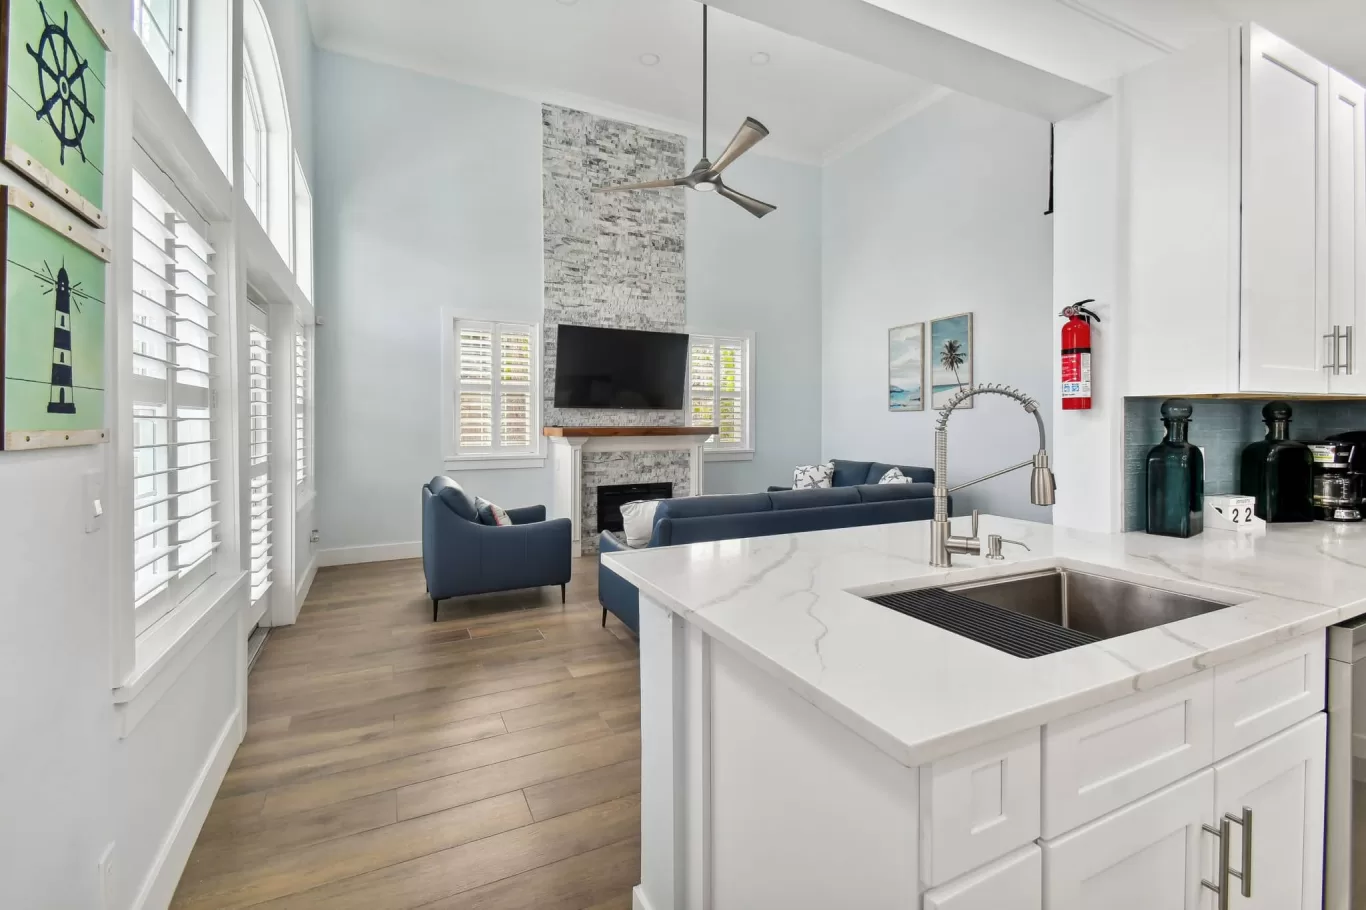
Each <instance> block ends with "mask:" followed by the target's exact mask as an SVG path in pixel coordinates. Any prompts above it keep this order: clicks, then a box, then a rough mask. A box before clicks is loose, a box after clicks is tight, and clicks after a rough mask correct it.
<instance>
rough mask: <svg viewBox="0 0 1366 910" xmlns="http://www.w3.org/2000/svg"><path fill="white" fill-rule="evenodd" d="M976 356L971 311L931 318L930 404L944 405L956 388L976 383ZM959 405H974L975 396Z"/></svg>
mask: <svg viewBox="0 0 1366 910" xmlns="http://www.w3.org/2000/svg"><path fill="white" fill-rule="evenodd" d="M972 359H973V350H972V314H971V313H960V314H959V315H957V316H949V317H946V318H944V319H935V320H933V321H932V322H930V384H931V386H932V391H931V394H930V407H932V408H935V409H939V408H942V407H944V406H945V405H946V404H948V403H949V399H950V398H952V397H953V395H954V393H955V392H957V391H958V390H959V389H965V388H967V387H968V386H970V385H972ZM959 407H962V408H970V407H972V399H971V398H969V399H968V400H967V401H965V402H963V404H961V405H959Z"/></svg>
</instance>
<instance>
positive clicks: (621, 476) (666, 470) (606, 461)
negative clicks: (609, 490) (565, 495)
mask: <svg viewBox="0 0 1366 910" xmlns="http://www.w3.org/2000/svg"><path fill="white" fill-rule="evenodd" d="M691 461H692V458H691V456H690V455H689V453H688V450H687V449H674V450H666V451H660V452H584V453H583V525H582V528H583V532H582V533H583V537H582V538H581V539H582V540H583V552H584V553H596V552H598V487H599V486H601V485H603V484H615V483H664V482H671V483H672V484H673V488H674V489H673V493H674V498H679V497H683V496H687V495H688V489H689V483H690V481H691V479H692V475H691V474H689V473H688V472H689V471H690V470H691V468H690V467H689V464H690V462H691Z"/></svg>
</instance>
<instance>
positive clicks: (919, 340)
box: [887, 322, 925, 411]
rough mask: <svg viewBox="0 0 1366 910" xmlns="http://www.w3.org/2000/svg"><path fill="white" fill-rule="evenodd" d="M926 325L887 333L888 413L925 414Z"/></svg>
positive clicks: (898, 328) (896, 329) (909, 326)
mask: <svg viewBox="0 0 1366 910" xmlns="http://www.w3.org/2000/svg"><path fill="white" fill-rule="evenodd" d="M924 382H925V323H923V322H913V323H911V324H910V325H899V326H897V327H896V328H893V329H888V330H887V410H889V411H923V410H925V394H924Z"/></svg>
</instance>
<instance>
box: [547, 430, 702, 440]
mask: <svg viewBox="0 0 1366 910" xmlns="http://www.w3.org/2000/svg"><path fill="white" fill-rule="evenodd" d="M541 432H542V433H543V434H545V435H546V436H555V437H561V438H563V437H575V438H577V437H581V436H714V435H716V434H717V433H719V432H721V428H720V427H545V428H544V429H542V430H541Z"/></svg>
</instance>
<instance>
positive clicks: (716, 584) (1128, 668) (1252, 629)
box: [604, 516, 1366, 766]
mask: <svg viewBox="0 0 1366 910" xmlns="http://www.w3.org/2000/svg"><path fill="white" fill-rule="evenodd" d="M967 531H968V519H966V518H958V519H955V520H954V533H958V534H964V533H967ZM929 533H930V522H928V521H922V522H910V523H905V524H891V525H875V526H871V527H865V528H845V529H840V530H833V531H816V532H812V533H806V534H789V535H782V536H776V537H758V538H751V539H746V540H723V541H716V542H713V543H699V544H689V545H686V546H677V547H664V548H658V549H646V550H636V551H633V552H629V553H611V554H607V555H605V556H604V559H605V560H606V564H607V566H608V567H609V568H611V569H612V570H613V571H615V572H617V573H618V574H619V575H621V576H622V577H623V578H625V579H627V580H628V581H630V582H632V583H633V584H635V585H636V586H637V587H638V588H639V589H640V591H641V594H642V596H646V597H649V598H651V599H652V600H654V601H656V602H657V603H659V604H660V605H662V606H664V607H666V608H668V609H670V610H673V611H674V612H676V613H677V614H679V615H680V616H682V617H683V618H684V619H685V620H686V621H687V622H689V623H692V624H694V625H696V626H697V627H698V628H700V629H701V630H702V631H704V632H705V633H706V634H708V635H710V636H712V637H713V638H714V639H715V640H716V641H718V642H720V643H722V644H723V645H725V646H728V647H730V648H732V649H734V650H735V651H736V652H738V653H740V654H742V655H744V656H745V657H747V658H748V659H749V660H751V661H752V662H753V663H754V664H755V665H757V666H758V667H760V668H761V669H763V670H765V671H766V672H768V673H769V674H771V675H772V676H773V677H775V678H776V679H778V680H779V681H781V682H782V683H784V684H785V685H786V686H788V687H789V688H790V689H792V690H793V691H794V692H796V693H797V694H798V695H800V696H801V697H802V698H804V699H806V700H807V701H809V702H811V703H812V704H813V705H815V706H816V707H818V708H819V709H820V710H822V711H824V712H825V713H826V714H829V715H830V716H831V717H833V718H835V719H836V720H838V721H840V722H841V723H843V724H844V725H846V726H847V727H849V728H850V729H852V730H854V731H855V732H856V733H858V734H859V735H861V736H863V737H864V738H865V739H867V740H869V741H870V742H872V743H873V744H874V745H876V746H878V747H879V748H881V749H882V750H884V751H885V752H887V753H888V754H889V755H891V756H893V757H894V758H896V759H897V760H898V761H900V762H901V763H903V764H905V765H909V766H915V765H919V764H923V763H925V762H927V761H931V760H933V759H935V758H938V757H942V756H944V755H948V754H952V753H954V752H957V751H960V750H962V749H965V748H969V747H971V746H974V745H978V744H980V743H984V742H988V741H990V740H993V739H996V738H999V737H1002V736H1006V735H1009V734H1011V733H1015V732H1018V731H1020V730H1024V729H1026V728H1028V727H1032V726H1037V725H1039V724H1042V723H1046V722H1048V721H1049V720H1053V719H1056V718H1059V717H1062V716H1065V715H1068V714H1072V713H1075V712H1077V711H1081V710H1084V709H1086V708H1089V707H1092V706H1094V705H1098V704H1102V703H1104V702H1107V701H1111V700H1114V699H1116V698H1120V697H1122V696H1124V695H1126V694H1129V693H1131V692H1135V691H1143V690H1145V689H1151V688H1153V687H1155V686H1159V685H1162V684H1163V683H1167V682H1170V681H1172V680H1174V679H1177V678H1179V677H1182V676H1185V675H1188V674H1191V673H1194V672H1197V671H1199V670H1201V669H1204V668H1206V667H1210V666H1214V665H1216V664H1220V663H1223V662H1226V661H1230V660H1234V659H1237V658H1239V657H1243V656H1245V655H1248V654H1252V653H1255V652H1257V651H1260V650H1262V649H1264V648H1268V647H1270V646H1272V645H1274V644H1276V643H1278V642H1282V641H1285V640H1287V639H1291V638H1294V637H1296V636H1299V635H1303V634H1306V633H1309V632H1313V631H1316V630H1320V629H1323V628H1326V627H1327V626H1330V625H1333V624H1334V623H1337V622H1340V621H1343V620H1346V619H1351V618H1353V617H1355V616H1357V615H1359V614H1362V613H1366V524H1362V525H1340V524H1329V523H1325V522H1313V523H1310V524H1297V525H1273V526H1271V527H1269V528H1268V529H1267V530H1266V531H1265V533H1263V534H1261V535H1260V536H1247V535H1242V534H1239V533H1238V532H1234V531H1206V532H1205V533H1204V534H1201V535H1199V536H1197V537H1193V538H1191V539H1189V540H1175V539H1171V538H1165V537H1152V536H1149V535H1147V534H1141V533H1138V534H1097V533H1092V532H1088V531H1076V530H1069V529H1065V528H1055V527H1053V526H1051V525H1045V524H1037V523H1034V522H1026V521H1017V520H1014V519H1008V518H1001V517H996V516H983V517H982V519H981V529H980V532H979V533H980V537H981V539H982V541H983V542H984V544H985V541H986V537H987V535H988V534H1000V535H1002V536H1003V537H1006V538H1009V539H1014V540H1020V541H1024V542H1025V543H1026V544H1028V546H1029V547H1030V550H1029V552H1025V551H1024V550H1023V549H1022V548H1020V547H1017V546H1011V545H1010V544H1006V546H1005V557H1006V559H1005V561H1004V562H996V561H988V560H987V559H985V558H983V557H977V556H958V555H955V556H954V557H953V561H954V565H953V567H952V568H950V569H938V568H934V567H932V566H930V565H929V558H928V557H929ZM1055 566H1061V567H1064V568H1070V569H1074V570H1077V571H1090V572H1094V573H1096V574H1100V575H1107V576H1110V577H1113V578H1120V579H1123V580H1126V581H1132V582H1139V583H1143V584H1148V585H1153V586H1155V587H1160V588H1165V589H1168V590H1173V591H1181V592H1185V593H1189V594H1196V595H1200V596H1204V597H1208V598H1210V599H1214V600H1221V601H1226V602H1227V601H1242V602H1241V603H1239V604H1238V605H1237V606H1232V607H1229V608H1227V609H1223V610H1216V611H1214V612H1211V613H1206V614H1204V615H1201V616H1195V617H1192V618H1190V619H1185V620H1181V621H1179V622H1176V623H1172V624H1170V625H1167V626H1162V627H1158V628H1153V629H1147V630H1144V631H1142V632H1135V633H1132V634H1129V635H1124V636H1120V637H1117V638H1111V639H1107V640H1104V641H1100V642H1096V643H1094V644H1089V645H1084V646H1082V647H1079V648H1073V649H1071V650H1068V651H1062V652H1059V653H1056V654H1050V655H1046V656H1044V657H1038V658H1034V659H1032V660H1025V659H1021V658H1017V657H1012V656H1011V655H1009V654H1005V653H1004V652H1001V651H997V650H995V649H994V648H991V647H989V646H987V645H983V644H979V643H977V642H975V641H972V640H970V639H967V638H963V637H960V636H958V635H955V634H954V633H952V632H948V631H945V630H943V629H940V628H938V627H937V626H933V625H930V624H928V623H923V622H920V621H919V620H916V619H912V618H911V617H908V616H904V615H902V614H899V613H897V612H895V611H893V610H889V609H887V608H885V607H882V606H879V605H877V604H874V603H870V602H868V601H866V600H864V599H863V598H862V597H860V596H859V594H879V593H886V592H891V591H898V590H908V589H911V588H918V587H930V586H935V585H944V584H955V583H961V582H969V581H979V580H982V579H986V578H994V577H1002V576H1008V575H1015V574H1020V573H1024V572H1030V571H1037V570H1040V569H1045V568H1049V567H1055ZM851 592H857V593H851Z"/></svg>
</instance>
